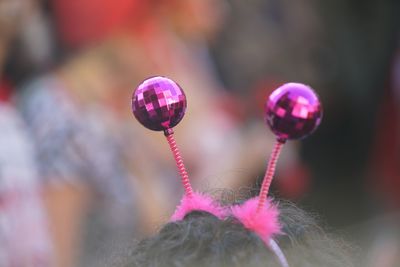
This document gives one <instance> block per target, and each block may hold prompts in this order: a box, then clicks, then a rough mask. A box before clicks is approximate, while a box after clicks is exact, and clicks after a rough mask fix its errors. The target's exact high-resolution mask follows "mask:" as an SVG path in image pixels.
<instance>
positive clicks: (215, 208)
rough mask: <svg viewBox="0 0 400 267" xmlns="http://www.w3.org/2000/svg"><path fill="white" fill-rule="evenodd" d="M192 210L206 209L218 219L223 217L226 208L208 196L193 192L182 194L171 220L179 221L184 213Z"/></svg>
mask: <svg viewBox="0 0 400 267" xmlns="http://www.w3.org/2000/svg"><path fill="white" fill-rule="evenodd" d="M194 210H200V211H206V212H208V213H211V214H213V215H214V216H216V217H218V218H219V219H224V217H225V215H226V209H225V208H223V207H222V206H221V205H219V204H218V203H217V202H216V201H214V200H213V199H212V198H211V197H210V196H207V195H204V194H201V193H198V192H193V195H192V196H187V195H184V196H183V198H182V199H181V203H180V204H179V206H178V207H176V210H175V212H174V214H173V215H172V217H171V221H180V220H182V219H183V218H184V217H185V215H186V214H188V213H190V212H191V211H194Z"/></svg>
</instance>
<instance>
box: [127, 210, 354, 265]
mask: <svg viewBox="0 0 400 267" xmlns="http://www.w3.org/2000/svg"><path fill="white" fill-rule="evenodd" d="M279 209H280V211H281V216H280V219H281V224H282V226H283V232H284V234H283V235H281V236H278V237H276V241H277V242H278V243H279V245H280V247H281V249H282V250H283V251H284V253H285V255H286V257H287V259H288V261H289V264H290V266H291V267H297V266H299V267H300V266H307V267H309V266H324V267H350V266H353V265H352V262H351V260H350V257H349V254H348V253H349V250H348V249H349V246H347V245H346V244H345V243H344V242H340V241H339V240H337V239H333V238H332V237H330V236H328V235H327V234H326V233H324V231H322V230H321V228H320V227H318V226H317V224H316V223H315V221H314V219H312V217H311V216H309V215H307V214H305V212H304V211H302V210H300V209H299V208H296V207H295V206H294V205H293V204H290V203H280V204H279ZM164 266H171V267H186V266H188V267H189V266H190V267H192V266H194V267H196V266H209V267H221V266H222V267H225V266H230V267H239V266H250V267H252V266H254V267H256V266H257V267H258V266H271V267H272V266H280V265H279V263H278V262H277V261H276V259H275V256H274V255H273V253H272V252H271V251H270V250H269V249H268V248H267V247H266V246H265V244H264V243H263V242H262V240H261V239H260V238H259V237H258V236H257V235H256V234H254V233H253V232H251V231H249V230H247V229H245V228H244V227H243V225H242V224H240V223H239V222H238V221H237V220H236V219H235V218H228V219H226V220H219V219H218V218H216V217H215V216H213V215H211V214H209V213H207V212H202V211H194V212H191V213H189V214H188V215H186V217H185V218H184V220H182V221H178V222H170V223H167V224H166V225H165V226H163V227H162V228H161V230H160V231H159V233H158V234H157V235H155V236H153V237H150V238H147V239H144V240H143V241H141V242H140V243H138V244H137V245H136V246H135V247H134V249H133V252H132V254H131V255H130V257H129V259H128V262H126V263H125V265H124V267H164Z"/></svg>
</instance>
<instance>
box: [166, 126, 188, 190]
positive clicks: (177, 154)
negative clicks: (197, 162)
mask: <svg viewBox="0 0 400 267" xmlns="http://www.w3.org/2000/svg"><path fill="white" fill-rule="evenodd" d="M165 137H166V138H167V141H168V144H169V147H170V148H171V152H172V154H173V155H174V159H175V162H176V166H177V167H178V171H179V175H180V176H181V181H182V185H183V188H184V190H185V195H187V196H189V197H192V195H193V189H192V186H191V185H190V181H189V175H188V174H187V171H186V168H185V164H183V159H182V156H181V152H180V151H179V149H178V146H177V145H176V141H175V137H174V133H173V132H172V131H170V132H168V133H166V134H165Z"/></svg>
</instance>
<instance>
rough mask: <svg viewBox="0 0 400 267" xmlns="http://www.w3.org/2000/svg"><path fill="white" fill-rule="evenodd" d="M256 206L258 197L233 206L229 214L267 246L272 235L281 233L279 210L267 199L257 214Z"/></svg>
mask: <svg viewBox="0 0 400 267" xmlns="http://www.w3.org/2000/svg"><path fill="white" fill-rule="evenodd" d="M257 205H258V197H255V198H251V199H249V200H247V201H246V202H244V203H243V204H242V205H236V206H233V207H232V208H231V213H232V215H233V216H234V217H235V218H237V219H238V220H239V221H240V222H241V223H242V224H243V225H244V226H245V227H246V228H247V229H249V230H251V231H253V232H255V233H257V234H258V236H259V237H260V238H261V239H262V240H263V241H264V243H265V244H269V240H270V239H271V237H272V236H273V235H276V234H280V233H281V225H280V224H279V220H278V217H279V210H278V208H277V207H276V206H275V205H274V204H272V202H271V200H270V199H267V201H266V203H265V205H264V207H263V208H262V209H261V210H260V211H259V212H257Z"/></svg>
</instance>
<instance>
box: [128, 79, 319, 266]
mask: <svg viewBox="0 0 400 267" xmlns="http://www.w3.org/2000/svg"><path fill="white" fill-rule="evenodd" d="M186 107H187V102H186V96H185V93H184V91H183V90H182V88H181V87H180V86H179V85H178V84H177V83H176V82H174V81H173V80H171V79H168V78H166V77H160V76H157V77H151V78H149V79H146V80H145V81H143V82H142V83H141V84H139V86H138V87H137V89H136V90H135V92H134V93H133V96H132V111H133V114H134V116H135V117H136V119H137V120H138V121H139V122H140V123H141V124H142V125H143V126H145V127H146V128H148V129H150V130H154V131H163V132H164V135H165V137H166V139H167V142H168V144H169V146H170V149H171V152H172V154H173V156H174V159H175V162H176V165H177V167H178V171H179V174H180V177H181V182H182V185H183V188H184V196H183V197H182V199H181V202H180V204H179V205H178V206H177V208H176V210H175V212H174V214H173V215H172V217H171V221H179V220H183V218H184V217H185V215H186V214H188V213H190V212H191V211H195V210H198V211H206V212H208V213H210V214H213V215H214V216H216V217H218V218H219V219H221V220H224V219H225V218H227V217H229V216H233V217H234V218H236V219H237V220H238V221H239V222H240V223H242V224H243V226H244V227H245V228H247V229H248V230H250V231H252V232H254V233H256V234H257V235H258V236H259V237H260V239H261V240H262V241H263V242H264V244H265V245H266V246H267V247H268V248H269V249H270V250H271V251H272V252H273V253H274V254H275V257H276V258H277V260H278V261H279V263H280V265H281V266H282V267H288V266H289V264H288V262H287V260H286V257H285V255H284V254H283V252H282V250H281V249H280V247H279V245H278V244H277V242H276V241H275V240H274V237H275V236H277V235H279V234H282V231H281V225H280V223H279V210H278V208H277V206H276V205H275V204H274V203H273V202H272V200H271V198H268V191H269V187H270V185H271V182H272V178H273V176H274V173H275V166H276V162H277V160H278V157H279V154H280V152H281V150H282V147H283V145H284V144H285V142H286V141H287V140H292V139H302V138H304V137H306V136H308V135H309V134H311V133H312V132H313V131H315V129H316V128H317V127H318V125H319V124H320V122H321V118H322V107H321V104H320V101H319V99H318V97H317V95H316V93H315V92H314V91H313V90H312V89H311V88H310V87H309V86H307V85H304V84H300V83H286V84H284V85H282V86H281V87H279V88H277V89H276V90H274V91H273V92H272V93H271V95H270V96H269V98H268V99H267V101H266V104H265V121H266V123H267V124H268V125H269V127H270V128H271V130H272V132H273V133H274V134H275V135H276V137H277V139H276V143H275V146H274V148H273V150H272V153H271V156H270V159H269V161H268V166H267V170H266V172H265V176H264V180H263V183H262V186H261V190H260V194H259V196H257V197H254V198H251V199H249V200H247V201H245V202H244V203H243V204H240V205H233V206H231V207H224V206H222V205H221V204H220V203H219V202H218V201H215V200H214V199H213V198H212V197H211V196H208V195H206V194H203V193H200V192H196V191H194V190H193V188H192V186H191V184H190V180H189V176H188V173H187V171H186V168H185V165H184V163H183V159H182V156H181V154H180V151H179V149H178V146H177V144H176V141H175V138H174V131H173V127H175V126H176V125H177V124H178V123H179V122H180V121H181V120H182V118H183V116H184V114H185V111H186Z"/></svg>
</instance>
